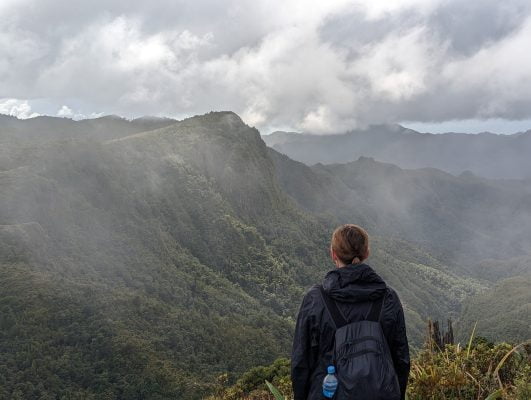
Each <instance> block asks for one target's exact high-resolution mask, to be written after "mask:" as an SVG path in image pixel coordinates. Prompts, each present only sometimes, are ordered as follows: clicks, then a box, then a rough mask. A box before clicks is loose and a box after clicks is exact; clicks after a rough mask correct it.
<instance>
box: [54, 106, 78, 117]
mask: <svg viewBox="0 0 531 400" xmlns="http://www.w3.org/2000/svg"><path fill="white" fill-rule="evenodd" d="M73 115H74V112H73V111H72V109H71V108H70V107H68V106H62V107H61V108H60V109H59V110H58V111H57V116H58V117H65V118H71V117H72V116H73Z"/></svg>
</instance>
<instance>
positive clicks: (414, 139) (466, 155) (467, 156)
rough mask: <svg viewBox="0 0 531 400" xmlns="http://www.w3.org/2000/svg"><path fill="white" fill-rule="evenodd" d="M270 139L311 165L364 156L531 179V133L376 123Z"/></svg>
mask: <svg viewBox="0 0 531 400" xmlns="http://www.w3.org/2000/svg"><path fill="white" fill-rule="evenodd" d="M264 141H265V142H266V143H267V144H268V146H271V147H272V148H274V149H275V150H277V151H279V152H281V153H283V154H286V155H287V156H289V157H290V158H292V159H294V160H297V161H302V162H304V163H306V164H308V165H313V164H317V163H323V164H332V163H347V162H349V161H354V160H357V159H358V158H359V157H361V156H365V157H374V158H375V159H377V160H378V161H382V162H388V163H392V164H396V165H398V166H400V167H402V168H425V167H431V168H438V169H441V170H443V171H447V172H450V173H453V174H457V175H458V174H460V173H462V172H465V171H471V172H473V173H474V174H476V175H479V176H482V177H488V178H514V179H525V178H529V177H531V158H530V157H529V154H530V153H531V131H527V132H524V133H518V134H514V135H495V134H492V133H481V134H477V135H470V134H461V133H445V134H429V133H419V132H416V131H414V130H411V129H407V128H404V127H402V126H400V125H374V126H370V127H368V128H366V129H360V130H353V131H350V132H347V133H343V134H336V135H312V134H298V133H292V132H280V131H279V132H274V133H272V134H270V135H264Z"/></svg>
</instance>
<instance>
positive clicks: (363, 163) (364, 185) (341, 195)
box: [270, 150, 531, 278]
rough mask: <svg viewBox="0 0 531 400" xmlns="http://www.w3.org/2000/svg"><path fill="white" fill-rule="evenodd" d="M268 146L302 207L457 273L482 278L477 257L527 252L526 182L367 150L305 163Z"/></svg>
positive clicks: (529, 193) (530, 233)
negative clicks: (409, 247) (410, 165)
mask: <svg viewBox="0 0 531 400" xmlns="http://www.w3.org/2000/svg"><path fill="white" fill-rule="evenodd" d="M270 153H271V157H272V159H273V160H274V161H275V165H276V172H277V175H278V179H279V182H280V183H281V185H282V188H283V189H284V190H285V191H286V192H287V193H288V194H289V195H290V196H291V197H292V198H294V199H295V200H296V201H297V202H298V203H299V204H300V205H301V206H302V207H304V208H306V209H307V210H309V211H311V212H317V213H325V214H331V215H333V216H334V217H335V218H337V220H344V219H345V218H349V217H350V218H352V219H354V220H357V221H362V223H363V224H364V225H365V226H367V227H369V228H371V229H372V230H373V231H374V232H375V233H377V234H379V235H383V236H386V237H394V238H399V239H402V240H407V241H411V242H414V243H415V244H416V245H417V246H418V247H421V248H424V249H426V250H427V251H428V252H429V253H431V254H433V255H435V256H436V257H437V258H438V259H439V260H442V261H443V263H449V264H451V265H452V269H453V270H454V271H455V272H460V273H462V274H465V275H472V276H475V277H477V278H483V276H482V272H481V268H478V267H475V266H476V265H477V264H478V263H480V262H481V261H482V260H488V259H493V260H505V259H508V258H512V257H525V256H528V255H529V254H531V243H530V242H529V240H528V238H529V237H531V186H528V185H526V184H525V182H522V181H512V180H488V179H484V178H479V177H477V176H474V175H473V174H470V173H468V174H462V175H460V176H457V177H456V176H453V175H451V174H448V173H445V172H442V171H439V170H435V169H429V168H424V169H419V170H405V169H401V168H399V167H397V166H395V165H392V164H385V163H380V162H377V161H375V160H374V159H372V158H367V157H360V158H359V159H358V160H357V161H354V162H350V163H346V164H331V165H322V164H317V165H315V166H313V167H307V166H306V165H304V164H301V163H298V162H295V161H293V160H291V159H289V158H288V157H286V156H283V155H281V154H279V153H277V152H276V151H274V150H270ZM502 275H503V273H502ZM503 276H510V274H508V275H507V274H505V275H503Z"/></svg>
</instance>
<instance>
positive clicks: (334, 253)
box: [330, 247, 337, 262]
mask: <svg viewBox="0 0 531 400" xmlns="http://www.w3.org/2000/svg"><path fill="white" fill-rule="evenodd" d="M330 257H332V261H333V262H336V261H337V255H336V252H335V251H334V250H333V249H332V247H330Z"/></svg>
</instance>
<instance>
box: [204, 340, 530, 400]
mask: <svg viewBox="0 0 531 400" xmlns="http://www.w3.org/2000/svg"><path fill="white" fill-rule="evenodd" d="M530 352H531V342H528V344H527V345H524V344H521V345H517V346H513V345H509V344H507V343H499V344H494V343H492V342H488V341H487V340H485V339H483V338H475V339H474V340H473V341H472V342H471V344H470V345H469V347H466V348H463V347H461V346H460V345H447V346H446V347H445V348H444V350H443V351H435V350H430V349H428V348H424V349H423V350H421V351H420V352H419V353H418V354H417V355H416V357H415V358H414V359H413V362H412V368H411V375H410V379H409V385H408V391H407V395H408V399H409V400H426V399H430V400H450V399H460V400H475V399H486V398H487V397H488V396H491V397H488V398H489V399H511V400H527V399H529V397H530V396H531V382H530V381H529V376H530V374H531V362H530V358H529V357H530V356H531V353H530ZM269 381H271V382H273V385H274V386H275V387H276V388H277V389H278V390H279V392H280V393H282V394H283V395H284V396H285V397H286V398H287V399H289V398H291V396H292V393H291V382H290V375H289V360H287V359H278V360H276V361H275V362H274V363H273V364H272V365H270V366H267V367H256V368H253V369H251V370H250V371H248V372H246V373H245V374H243V375H242V377H241V378H240V379H238V381H237V382H236V383H235V384H234V385H232V386H228V387H227V386H225V387H224V386H223V383H224V381H222V380H220V381H219V382H218V388H217V392H216V394H215V395H213V396H211V397H210V398H209V400H241V399H253V400H266V399H268V400H269V399H270V396H271V395H270V393H269V390H271V388H270V387H269V385H267V383H268V382H269ZM225 382H226V381H225ZM268 389H269V390H268Z"/></svg>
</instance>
